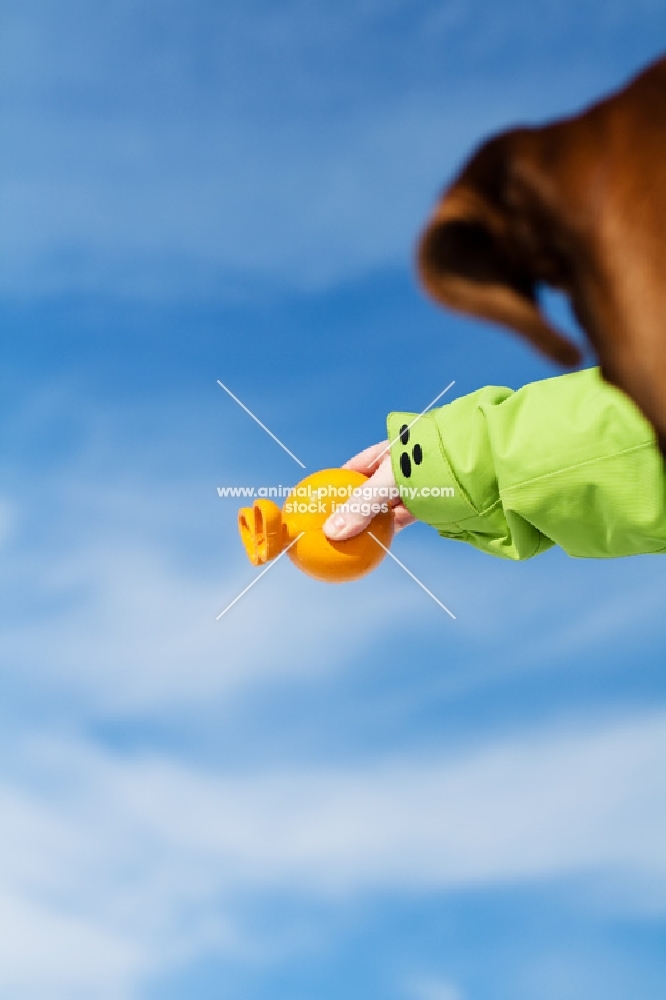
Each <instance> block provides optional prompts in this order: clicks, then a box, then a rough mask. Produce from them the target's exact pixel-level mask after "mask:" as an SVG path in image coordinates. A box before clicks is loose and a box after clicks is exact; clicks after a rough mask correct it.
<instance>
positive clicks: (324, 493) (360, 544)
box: [238, 469, 393, 583]
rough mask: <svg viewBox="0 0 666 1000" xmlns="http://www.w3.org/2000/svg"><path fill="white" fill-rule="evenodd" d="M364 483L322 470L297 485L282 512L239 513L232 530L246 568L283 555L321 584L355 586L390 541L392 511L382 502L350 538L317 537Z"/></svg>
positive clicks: (259, 504) (268, 506) (355, 475)
mask: <svg viewBox="0 0 666 1000" xmlns="http://www.w3.org/2000/svg"><path fill="white" fill-rule="evenodd" d="M366 479H367V477H366V476H364V475H363V473H361V472H354V471H353V470H352V469H323V470H322V471H321V472H315V473H313V474H312V475H311V476H307V477H306V478H305V479H303V480H301V482H300V483H298V485H297V486H295V487H294V488H293V490H292V491H291V493H290V495H289V496H288V497H287V499H286V500H285V502H284V504H283V506H282V510H280V508H279V507H278V505H277V504H276V503H274V502H273V501H272V500H255V502H254V504H253V505H252V507H242V508H241V509H240V510H239V512H238V528H239V531H240V536H241V540H242V542H243V545H244V546H245V550H246V552H247V554H248V556H249V558H250V562H251V563H252V565H253V566H262V565H263V564H264V563H267V562H270V560H271V559H275V558H276V557H277V556H279V555H280V554H281V553H282V552H285V553H286V555H288V556H289V558H290V559H291V561H292V562H293V563H294V565H295V566H297V567H298V568H299V569H300V570H302V571H303V572H304V573H307V574H308V575H309V576H312V577H314V578H315V579H316V580H323V581H324V582H325V583H343V582H346V581H348V580H356V579H358V578H359V577H361V576H365V574H366V573H369V572H370V571H371V570H373V569H374V568H375V567H376V566H378V565H379V563H380V562H381V561H382V559H383V558H384V556H385V555H386V553H387V551H388V548H389V546H390V544H391V540H392V538H393V511H392V510H391V509H390V507H389V506H388V501H387V500H383V501H382V502H381V504H380V505H381V507H382V508H383V509H382V510H380V511H379V513H377V514H376V515H375V516H374V517H373V519H372V521H371V522H370V524H369V526H368V527H367V528H366V529H365V530H364V531H362V532H361V533H360V534H359V535H356V537H355V538H350V539H348V540H347V541H345V542H334V541H331V540H330V539H329V538H327V537H326V535H325V534H324V532H323V526H324V522H325V521H326V520H327V518H328V517H329V516H330V515H331V514H332V513H333V512H334V510H335V509H336V507H339V506H341V505H342V504H345V503H349V502H351V503H354V502H356V498H352V497H351V494H352V491H353V490H355V489H357V488H358V487H362V486H363V483H365V482H366ZM373 536H374V537H373Z"/></svg>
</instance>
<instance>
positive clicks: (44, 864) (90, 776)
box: [0, 714, 666, 998]
mask: <svg viewBox="0 0 666 1000" xmlns="http://www.w3.org/2000/svg"><path fill="white" fill-rule="evenodd" d="M14 752H15V755H17V759H18V761H20V770H21V786H20V789H19V788H18V787H16V786H15V785H13V784H12V783H11V782H9V781H7V780H5V782H4V785H3V788H2V790H1V791H0V800H1V802H2V812H3V817H4V819H3V835H2V840H3V845H2V846H3V850H2V855H1V857H2V859H3V860H2V862H1V863H0V880H1V883H2V894H3V898H4V904H3V905H4V909H5V913H6V917H7V920H8V925H9V926H12V927H13V932H12V935H11V937H10V938H7V937H5V939H4V941H3V944H2V954H3V955H4V954H5V952H6V954H7V956H8V958H7V961H4V960H3V961H2V962H0V986H2V987H4V988H5V989H7V988H10V987H11V986H12V984H14V985H16V984H18V985H19V986H20V987H21V990H22V991H23V992H21V995H22V996H30V997H32V996H41V995H45V993H40V990H42V991H43V990H44V988H45V986H44V984H45V983H46V982H48V983H49V985H50V987H51V989H52V991H53V992H52V993H51V994H50V995H51V996H59V995H62V996H65V995H67V996H71V995H72V992H71V991H72V990H75V989H76V988H80V989H81V990H82V991H85V989H87V990H89V991H90V992H89V993H88V994H87V995H88V996H94V997H98V996H99V997H106V996H118V995H125V993H122V992H121V987H122V989H123V990H125V991H126V995H128V996H129V995H130V994H131V989H132V987H136V986H137V985H138V983H139V982H140V981H141V980H142V978H143V977H144V976H145V975H147V974H148V973H149V972H153V973H154V972H158V971H162V970H163V969H164V968H165V967H168V966H169V964H170V963H171V962H173V961H174V960H176V961H178V960H183V959H184V958H185V957H192V956H194V955H196V954H198V953H201V952H202V951H205V950H208V949H211V948H212V949H213V950H217V951H219V952H221V953H225V952H228V953H230V954H234V953H237V954H239V955H242V954H243V953H244V952H245V951H246V950H247V949H248V948H251V947H255V948H256V947H261V944H260V938H259V939H257V937H256V934H255V933H254V932H253V931H252V929H251V928H248V927H245V928H244V927H243V921H242V920H240V922H239V914H238V913H237V912H236V910H235V906H234V899H235V898H236V896H237V893H238V890H239V889H242V890H243V891H244V893H245V894H247V893H251V894H253V895H254V896H255V897H256V896H257V894H258V896H259V898H260V897H261V896H262V894H266V893H268V894H275V893H276V892H278V893H279V892H281V891H287V892H288V893H289V894H290V895H291V896H293V894H294V893H295V892H296V893H298V894H301V895H302V896H303V897H304V898H308V897H319V898H321V899H324V900H328V901H329V902H328V905H329V906H330V905H335V899H336V898H337V897H338V896H339V895H340V894H342V895H344V896H348V895H349V894H350V893H351V894H359V893H361V894H368V893H372V892H374V891H377V890H384V889H387V888H389V889H400V890H407V889H408V890H410V891H413V890H415V889H416V890H419V891H422V892H427V893H433V892H441V891H446V890H447V889H450V888H453V887H461V886H465V885H476V886H478V885H489V884H494V883H498V882H511V881H516V880H517V881H522V880H525V879H531V880H534V879H548V878H553V877H556V876H564V875H568V874H571V873H581V872H598V873H603V874H604V878H606V879H607V878H609V877H610V878H612V877H613V876H614V875H617V874H622V873H626V872H636V873H638V874H642V875H643V876H646V875H649V876H650V878H651V880H652V881H653V883H656V882H661V884H662V886H663V885H666V851H665V848H664V841H663V827H664V823H665V822H666V800H665V799H664V789H663V781H662V779H661V776H660V775H661V761H662V760H663V758H664V753H666V717H665V716H664V715H663V714H655V715H652V716H640V717H636V718H629V719H626V720H624V721H622V722H619V723H616V724H614V725H612V726H606V727H603V728H597V729H595V730H591V731H582V730H579V731H567V730H566V729H564V730H553V731H551V732H550V733H548V734H540V735H538V736H533V735H529V734H525V735H522V736H520V737H516V738H514V739H513V740H509V741H506V740H504V741H502V742H500V743H496V744H493V743H490V744H488V745H486V746H485V747H483V748H480V749H477V750H476V751H474V752H473V753H468V754H465V755H463V756H456V755H445V756H440V757H439V758H438V757H437V756H435V757H433V756H430V757H429V758H428V759H419V758H410V757H405V756H403V757H400V758H393V759H391V758H389V759H385V760H381V761H376V762H374V763H370V764H367V763H366V764H359V763H358V762H357V763H355V764H354V766H353V767H351V768H349V769H345V768H342V769H341V768H328V767H300V768H291V769H288V770H276V771H274V772H271V771H266V770H264V771H262V772H261V773H252V772H248V771H247V770H245V771H243V772H242V773H238V774H234V773H226V774H225V773H224V772H218V773H213V772H210V771H208V772H207V771H203V770H199V769H193V768H192V767H186V766H183V765H182V764H180V763H178V762H177V761H176V760H170V759H169V758H168V757H164V756H157V755H154V754H150V755H145V756H138V757H137V756H134V757H121V756H118V755H114V754H111V753H110V752H108V751H104V750H101V749H100V748H99V747H96V746H94V745H91V744H90V743H87V742H85V741H81V740H75V741H71V740H70V741H64V740H63V739H62V738H60V739H48V738H45V737H43V736H40V737H35V736H33V737H30V738H26V739H24V740H23V741H22V742H21V744H20V745H19V746H18V747H16V748H15V751H14ZM16 767H17V764H16V762H15V765H14V771H16ZM662 904H663V901H662ZM248 934H249V937H247V935H248ZM252 940H254V945H250V944H249V942H250V941H252ZM81 948H83V950H84V957H83V958H82V956H81ZM269 950H270V949H269ZM36 953H38V954H39V956H40V959H39V962H36V961H35V954H36ZM100 969H103V970H104V973H105V975H104V977H103V978H104V980H105V985H104V987H103V988H101V989H100V988H98V982H99V978H100V976H99V973H100ZM421 985H423V984H421ZM114 988H115V990H116V992H115V993H113V989H114ZM447 988H449V987H447ZM433 989H434V987H433ZM442 989H443V987H442ZM58 990H60V993H59V992H58ZM67 990H70V992H69V993H67ZM105 991H106V992H105ZM412 992H413V991H412ZM74 995H75V994H74ZM418 995H419V997H420V996H424V997H425V996H426V995H427V996H428V998H430V996H433V997H434V996H437V997H439V996H440V995H445V996H447V997H448V996H449V995H455V993H453V994H451V988H449V994H446V993H444V994H442V992H441V989H440V993H434V992H433V991H432V990H431V991H430V993H427V994H426V993H424V992H423V989H421V993H420V994H418Z"/></svg>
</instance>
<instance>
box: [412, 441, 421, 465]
mask: <svg viewBox="0 0 666 1000" xmlns="http://www.w3.org/2000/svg"><path fill="white" fill-rule="evenodd" d="M412 458H413V459H414V464H415V465H420V464H421V462H422V461H423V449H422V447H421V445H420V444H415V445H414V447H413V448H412Z"/></svg>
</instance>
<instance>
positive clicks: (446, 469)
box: [388, 368, 666, 559]
mask: <svg viewBox="0 0 666 1000" xmlns="http://www.w3.org/2000/svg"><path fill="white" fill-rule="evenodd" d="M413 421H415V422H414V423H412V422H413ZM410 424H411V426H408V425H410ZM388 435H389V441H394V440H395V443H394V444H393V445H392V446H391V459H392V463H393V471H394V474H395V479H396V483H397V485H398V487H399V488H400V492H401V496H402V499H403V503H404V504H405V506H406V507H407V508H408V509H409V510H410V511H411V513H412V514H414V516H415V517H417V518H419V520H422V521H426V522H427V523H428V524H430V525H432V527H434V528H436V529H437V531H438V532H439V534H440V535H442V536H444V537H446V538H457V539H461V540H462V541H466V542H470V543H471V544H472V545H474V546H475V547H476V548H478V549H481V550H482V551H484V552H489V553H491V554H492V555H496V556H502V557H504V558H507V559H529V558H530V557H531V556H534V555H537V554H538V553H539V552H543V551H545V550H546V549H548V548H550V547H551V546H552V545H559V546H561V547H562V548H563V549H564V551H565V552H568V553H569V555H571V556H581V557H585V556H586V557H594V558H603V557H609V556H628V555H636V554H639V553H647V552H663V551H665V550H666V489H665V487H666V476H665V473H664V467H663V461H662V457H661V454H660V452H659V450H658V448H657V445H656V442H655V437H654V434H653V432H652V428H651V427H650V425H649V424H648V423H647V421H646V420H645V418H644V417H643V416H642V414H641V413H640V412H639V411H638V409H637V408H636V407H635V406H634V404H633V403H632V402H631V401H630V400H629V399H628V398H627V397H626V396H625V395H624V394H623V393H621V392H620V391H619V390H617V389H615V388H613V387H612V386H610V385H608V384H607V383H606V382H604V381H603V379H602V378H601V376H600V374H599V371H598V369H596V368H590V369H586V370H584V371H579V372H574V373H573V374H570V375H562V376H560V377H559V378H551V379H546V380H544V381H542V382H533V383H532V384H530V385H526V386H524V387H523V388H522V389H519V390H518V391H517V392H513V391H512V390H511V389H506V388H498V387H495V386H487V387H486V388H484V389H479V390H478V391H477V392H473V393H471V394H470V395H469V396H463V397H461V398H460V399H456V400H454V402H452V403H449V404H448V406H443V407H441V408H440V409H437V410H431V411H430V412H429V413H426V414H424V415H423V416H422V417H417V414H414V413H391V414H389V417H388Z"/></svg>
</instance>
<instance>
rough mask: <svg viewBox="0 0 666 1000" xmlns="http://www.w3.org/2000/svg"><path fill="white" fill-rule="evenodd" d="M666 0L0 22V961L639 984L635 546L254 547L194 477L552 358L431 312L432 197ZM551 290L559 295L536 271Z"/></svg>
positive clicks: (488, 996)
mask: <svg viewBox="0 0 666 1000" xmlns="http://www.w3.org/2000/svg"><path fill="white" fill-rule="evenodd" d="M665 15H666V4H664V3H663V2H657V0H633V2H632V3H631V4H630V3H625V2H623V0H616V2H609V3H607V4H604V5H603V7H600V6H599V5H598V4H595V3H590V2H577V3H570V2H565V3H562V2H558V3H555V2H546V3H543V4H541V5H539V9H538V11H537V10H536V9H535V7H534V5H533V4H531V3H527V2H522V0H519V2H512V3H492V4H491V3H487V2H486V3H482V2H478V0H473V2H470V3H462V2H457V0H452V2H450V3H433V2H425V0H424V2H417V0H413V2H407V0H384V2H382V3H380V2H378V0H377V2H375V0H357V2H356V3H349V2H346V0H340V2H337V3H322V2H318V0H312V2H309V3H305V2H284V3H281V4H275V3H272V4H271V3H266V2H263V3H262V2H254V0H252V2H246V3H240V2H234V3H231V2H225V3H217V4H215V3H208V2H202V0H190V2H189V3H185V2H183V0H168V2H165V0H161V2H159V3H158V2H140V0H133V2H132V0H118V2H113V3H109V4H96V3H84V2H82V0H80V2H71V0H63V2H62V3H60V4H58V5H52V4H48V3H46V2H42V3H40V2H36V0H22V2H21V3H18V2H14V0H8V2H7V3H6V4H5V10H4V15H3V30H2V59H1V60H0V74H1V75H2V87H1V92H2V109H1V118H0V121H1V128H2V133H3V150H4V152H3V158H2V165H1V166H2V217H3V224H2V237H1V239H0V253H1V255H2V260H1V266H0V319H1V322H2V326H3V330H4V331H5V337H4V338H3V340H4V351H3V360H4V364H3V366H2V393H1V399H2V408H3V431H4V433H3V463H2V479H1V481H0V542H1V544H2V550H3V553H2V554H3V567H4V572H3V573H2V577H1V579H2V585H3V600H2V614H1V618H0V630H1V642H0V649H1V650H2V654H1V655H2V671H1V672H0V685H1V691H0V718H1V722H2V725H1V726H0V752H1V754H2V769H1V771H0V802H1V810H0V815H2V824H0V845H1V850H0V918H1V921H2V926H3V934H2V936H0V997H3V998H4V997H7V998H11V1000H15V998H20V1000H23V998H26V1000H47V998H48V1000H61V998H62V1000H70V998H71V1000H78V998H86V1000H88V998H94V1000H98V998H99V1000H184V998H188V1000H190V998H191V997H196V998H197V1000H207V998H209V997H210V998H216V1000H220V998H229V1000H239V998H243V1000H283V998H284V1000H314V998H321V1000H329V998H330V1000H333V998H335V1000H339V998H340V997H345V998H349V1000H355V998H358V1000H361V998H363V1000H366V998H368V997H373V998H378V1000H504V998H506V1000H551V998H552V1000H561V998H562V997H567V1000H589V998H590V997H592V996H603V997H604V1000H625V998H626V1000H628V998H631V1000H634V998H636V997H641V1000H653V998H655V1000H656V998H657V997H662V996H663V984H664V981H665V978H666V947H664V945H665V943H666V941H665V939H666V839H665V838H664V833H663V831H664V827H665V825H666V786H665V785H664V759H665V757H666V678H665V676H664V670H663V653H662V649H663V639H664V632H663V593H664V586H665V585H666V564H665V563H662V562H661V560H660V559H659V558H656V557H655V558H635V559H629V560H621V561H617V562H612V563H595V562H579V561H574V560H570V559H568V558H566V557H565V556H564V555H563V554H561V553H558V552H556V551H551V552H549V553H546V554H545V555H543V556H541V557H539V558H538V559H536V560H534V561H531V562H527V563H525V564H518V565H514V564H505V563H503V562H501V561H498V560H493V559H492V558H490V557H487V556H483V555H482V554H480V553H477V552H475V551H473V550H471V549H469V550H468V549H466V548H464V547H462V546H460V545H459V544H457V543H454V542H445V541H443V540H441V539H438V538H437V536H436V535H435V533H434V532H433V531H432V530H430V529H429V528H427V527H426V526H424V525H416V526H414V527H412V528H410V529H409V530H408V531H406V532H404V533H403V534H402V535H401V536H400V537H399V538H398V539H397V540H396V542H395V552H396V554H397V555H398V556H399V557H400V558H401V559H402V560H403V561H404V562H405V563H406V564H407V565H408V566H409V567H410V568H411V569H412V570H413V571H414V572H416V573H417V574H418V576H419V577H420V578H421V579H422V580H423V581H424V582H425V583H426V584H427V585H428V586H429V587H430V588H431V589H432V590H433V591H434V592H435V593H436V594H437V595H438V596H439V597H440V598H441V600H443V601H444V603H446V604H447V606H449V607H450V608H451V609H452V610H453V611H454V612H455V614H456V615H457V618H456V621H455V622H453V621H451V620H450V619H449V618H448V616H446V615H445V614H444V613H443V612H442V611H441V610H440V609H438V608H437V606H436V605H435V604H434V603H433V602H431V601H429V599H428V598H427V597H426V596H425V595H424V594H423V593H422V592H421V591H420V590H419V589H418V588H417V587H416V586H415V585H414V584H413V583H412V582H411V581H410V580H409V579H408V577H406V576H405V575H404V574H403V573H402V572H401V571H400V569H399V568H398V567H397V566H395V565H394V564H388V561H385V563H384V564H382V566H381V567H380V568H379V569H378V570H377V571H376V572H375V573H374V574H372V576H370V577H369V578H367V579H365V580H362V581H359V582H358V583H355V584H349V585H346V586H344V587H339V588H337V587H327V586H325V585H320V584H316V583H315V582H313V581H311V580H309V579H308V578H306V577H303V576H301V575H300V574H298V573H297V572H296V570H295V569H294V568H293V567H292V566H291V565H289V564H288V563H287V562H286V561H285V562H284V563H282V564H280V565H279V566H276V567H275V569H274V570H273V571H271V573H269V574H268V575H267V576H266V578H265V579H264V580H262V581H261V582H260V583H259V584H258V586H257V587H256V588H254V589H253V590H252V591H251V592H250V593H249V594H248V595H247V596H246V597H245V598H243V600H242V601H241V602H240V603H239V604H238V605H237V606H236V607H235V608H234V609H233V612H230V613H229V614H228V615H226V616H225V617H224V618H223V619H222V620H221V621H220V622H216V621H215V615H216V614H217V613H218V612H219V611H220V610H221V609H222V608H223V607H224V606H225V604H227V603H228V601H229V600H231V599H232V598H233V597H234V596H235V595H236V594H237V593H238V592H239V591H240V590H241V589H242V588H243V587H244V586H246V585H247V584H248V583H249V582H250V580H251V579H252V578H253V572H254V571H253V570H252V569H251V567H250V566H249V564H248V563H247V561H246V559H245V556H244V554H243V552H242V549H241V546H240V542H239V540H238V538H237V535H236V523H235V517H236V507H237V503H236V502H235V501H233V500H221V499H220V498H219V497H218V495H217V489H216V488H217V487H218V486H220V485H242V484H246V483H247V484H250V485H256V486H258V485H263V484H273V483H283V484H287V483H293V482H295V481H296V480H297V479H298V478H299V472H300V470H299V469H298V467H297V466H295V465H294V464H293V463H292V461H291V459H289V457H288V456H287V455H285V454H284V453H283V452H282V451H281V450H280V449H279V448H278V447H277V446H276V445H275V443H274V442H272V441H271V440H270V438H268V437H267V436H266V435H264V434H263V432H262V431H261V430H260V429H259V428H258V427H257V426H256V425H255V424H253V422H252V421H251V420H250V419H249V418H248V417H247V416H246V415H245V414H244V413H243V412H242V411H241V410H240V409H239V408H238V407H237V406H236V405H235V404H234V403H233V401H232V400H230V399H229V398H228V397H227V396H226V395H225V394H224V393H223V392H222V390H221V389H220V388H219V386H217V385H216V380H217V379H221V380H222V381H223V382H224V383H225V384H226V385H228V386H229V387H230V388H231V389H232V390H233V391H234V392H235V393H236V394H237V395H239V396H240V398H241V399H243V401H244V402H245V403H246V404H247V405H248V406H250V407H251V408H252V409H253V410H254V411H255V412H256V413H257V414H258V416H259V417H260V418H261V419H262V420H263V421H264V422H265V423H267V424H268V426H269V427H271V429H272V430H274V432H275V433H277V434H278V435H279V436H280V437H281V438H282V439H283V440H284V441H285V443H286V444H287V445H288V446H289V447H290V448H291V449H292V450H293V451H294V452H295V453H296V454H297V455H298V456H299V457H300V458H301V459H302V461H303V462H304V463H305V464H306V465H307V467H308V471H314V470H315V469H317V468H323V467H326V466H330V465H336V464H340V463H342V462H343V461H344V460H345V459H346V458H348V457H349V456H350V455H351V454H353V453H354V452H356V451H358V450H360V449H361V448H363V447H365V446H366V445H368V444H371V443H373V442H374V441H376V440H379V439H380V438H381V437H382V435H383V434H384V419H385V415H386V413H387V412H388V411H389V410H391V409H405V410H420V409H421V408H422V407H423V406H424V405H426V403H427V402H428V401H429V400H430V399H432V398H433V397H434V396H436V395H437V393H438V392H440V391H441V389H442V388H443V387H444V386H445V385H446V384H447V383H448V382H449V381H451V380H452V379H455V381H456V385H455V390H454V391H455V392H456V393H464V392H468V391H472V390H473V389H475V388H478V387H479V386H481V385H484V384H486V383H494V384H506V385H510V386H514V387H518V386H520V385H522V384H524V383H525V382H527V381H530V380H533V379H536V378H540V377H546V376H549V375H552V374H555V373H556V371H555V369H554V368H552V367H551V366H550V365H548V364H547V363H546V362H544V361H542V360H540V359H539V358H537V357H536V356H535V355H533V354H532V353H530V351H529V350H528V348H527V347H524V346H523V345H522V344H521V343H519V342H518V340H517V339H513V338H511V337H510V336H508V335H504V334H502V333H499V332H497V331H496V330H493V329H490V328H486V327H484V326H483V325H481V324H477V323H474V322H472V321H468V320H465V319H462V318H459V317H455V316H451V315H447V314H444V313H443V312H440V311H438V310H437V309H436V308H435V307H434V306H433V305H431V304H430V303H429V302H427V301H426V300H425V299H424V297H423V296H422V294H421V293H420V291H419V289H418V287H417V285H416V282H415V279H414V274H413V267H412V256H413V246H414V241H415V238H416V235H417V233H418V230H419V227H420V225H421V224H422V222H423V220H424V218H425V216H426V214H427V212H428V209H429V207H430V205H431V204H432V203H433V201H434V198H435V197H436V194H437V192H438V191H439V189H440V188H441V186H442V185H443V184H444V182H445V181H446V179H447V178H448V177H450V176H451V174H452V172H453V171H454V170H455V169H456V167H457V166H458V165H459V164H460V163H461V162H462V160H463V159H464V158H465V157H466V156H467V155H468V153H469V151H470V150H471V148H472V147H473V146H474V144H475V143H476V142H478V141H479V140H480V139H481V138H482V137H483V136H484V135H486V134H487V133H488V132H489V131H492V130H493V129H499V128H502V127H505V126H508V125H511V124H515V123H517V122H523V121H540V120H544V119H546V118H548V117H549V116H552V115H556V114H561V113H565V112H568V111H571V110H574V109H575V108H576V107H579V106H581V105H582V104H584V103H585V102H587V101H589V100H591V99H593V98H594V97H596V96H598V95H599V94H601V93H603V92H604V91H605V90H607V89H609V88H611V87H613V86H616V85H618V84H620V83H621V82H622V80H623V79H624V78H626V77H627V76H628V75H629V74H631V73H632V72H633V71H635V70H636V69H637V68H638V67H640V66H641V65H642V64H643V63H644V62H646V61H647V60H648V59H650V58H652V57H653V56H655V55H656V54H657V53H658V49H659V46H660V44H661V39H662V37H663V24H664V16H665ZM549 307H550V308H551V309H552V310H553V311H554V312H557V313H559V314H562V313H563V310H562V305H561V303H560V302H559V301H558V300H557V299H554V298H553V299H551V300H550V302H549Z"/></svg>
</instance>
